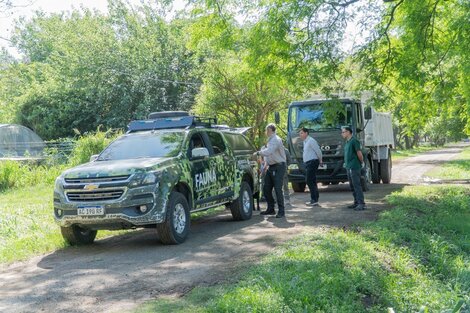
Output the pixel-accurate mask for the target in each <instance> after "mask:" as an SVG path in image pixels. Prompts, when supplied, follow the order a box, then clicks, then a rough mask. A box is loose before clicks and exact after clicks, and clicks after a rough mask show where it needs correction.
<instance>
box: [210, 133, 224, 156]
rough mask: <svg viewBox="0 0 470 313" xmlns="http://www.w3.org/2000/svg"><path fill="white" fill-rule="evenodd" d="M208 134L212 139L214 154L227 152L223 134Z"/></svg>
mask: <svg viewBox="0 0 470 313" xmlns="http://www.w3.org/2000/svg"><path fill="white" fill-rule="evenodd" d="M207 135H208V136H209V139H210V141H211V145H212V149H213V150H214V154H220V153H223V152H225V143H224V140H223V138H222V136H221V135H220V134H219V133H215V132H208V133H207Z"/></svg>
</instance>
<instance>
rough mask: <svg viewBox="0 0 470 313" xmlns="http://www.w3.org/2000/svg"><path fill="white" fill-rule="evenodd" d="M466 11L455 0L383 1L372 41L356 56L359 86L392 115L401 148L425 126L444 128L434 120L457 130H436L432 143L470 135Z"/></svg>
mask: <svg viewBox="0 0 470 313" xmlns="http://www.w3.org/2000/svg"><path fill="white" fill-rule="evenodd" d="M469 8H470V4H469V3H468V1H460V0H452V1H441V0H437V1H428V0H426V1H404V0H399V1H387V3H386V4H385V5H384V10H383V11H382V13H381V16H382V18H381V23H379V24H378V25H377V27H376V28H375V32H374V33H373V36H372V40H371V41H369V42H367V43H366V44H364V46H363V48H362V50H361V51H360V52H359V53H358V54H357V55H356V57H357V60H358V61H359V62H360V63H362V65H363V68H364V70H365V71H366V73H367V74H368V75H367V76H366V78H365V79H364V80H363V81H362V82H361V85H362V86H369V88H371V89H373V90H375V93H376V95H377V97H376V99H375V100H376V101H375V102H376V105H381V106H383V107H386V108H387V109H389V110H391V111H392V112H394V116H395V118H396V119H397V121H398V131H399V132H400V134H402V135H403V137H404V138H405V140H407V142H406V144H407V146H406V148H410V147H412V145H413V144H415V143H416V142H417V141H416V140H415V141H412V140H410V138H411V137H413V136H416V135H417V136H422V135H424V133H423V132H422V130H423V129H424V128H425V127H428V128H429V129H431V128H433V127H434V126H436V123H437V124H440V125H443V124H444V122H442V123H439V122H438V121H436V116H439V118H438V119H440V120H442V121H447V122H451V123H453V124H452V125H455V126H456V127H455V128H449V129H448V130H447V131H446V132H444V131H443V130H440V129H439V126H438V127H437V129H436V130H437V131H436V132H434V133H433V134H432V135H433V139H436V140H437V142H436V144H437V143H441V142H442V137H443V136H450V137H452V138H461V136H462V130H463V129H464V128H465V129H466V132H467V133H468V132H469V125H470V110H469V108H470V98H469V97H468V95H469V93H468V90H469V87H470V86H469V83H468V79H465V78H464V77H468V75H469V74H470V72H469V70H470V67H469V66H468V60H469V55H470V54H469V52H468V51H469V47H470V46H469V41H468V36H469V34H470V27H469V24H468V19H469V17H470V15H469V14H470V13H469V12H470V11H469ZM365 88H367V87H365ZM462 125H466V126H464V127H462Z"/></svg>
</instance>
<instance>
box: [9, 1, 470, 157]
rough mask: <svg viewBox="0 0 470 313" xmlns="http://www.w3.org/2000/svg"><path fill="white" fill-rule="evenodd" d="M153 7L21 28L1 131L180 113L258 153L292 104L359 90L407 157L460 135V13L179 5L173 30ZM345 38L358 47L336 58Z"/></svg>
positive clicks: (364, 5) (57, 133)
mask: <svg viewBox="0 0 470 313" xmlns="http://www.w3.org/2000/svg"><path fill="white" fill-rule="evenodd" d="M161 3H162V4H161V5H158V4H156V3H155V2H153V1H143V2H142V4H141V5H140V6H135V7H132V6H131V5H129V4H128V3H126V2H124V1H122V0H110V1H109V14H107V15H103V14H100V13H97V12H92V11H89V10H85V9H81V10H74V11H71V12H68V13H61V14H51V15H47V14H45V13H42V12H38V13H37V14H36V15H35V16H33V18H31V19H23V20H20V21H19V23H18V24H17V28H16V31H15V33H14V36H13V38H12V41H13V43H14V45H15V46H16V47H17V48H18V49H20V51H21V52H22V53H23V54H24V59H23V60H18V61H12V60H11V58H10V57H9V56H8V55H7V54H5V53H4V54H3V55H2V57H1V58H0V61H1V66H0V113H1V117H0V121H2V122H12V121H16V122H19V123H21V124H24V125H26V126H29V127H31V128H32V129H34V130H35V131H36V132H37V133H39V134H40V135H41V136H42V137H44V138H46V139H51V138H60V137H65V136H71V135H73V129H74V128H76V129H78V130H80V132H86V131H90V130H94V129H96V128H97V127H98V126H99V125H103V126H104V127H105V128H123V127H125V126H126V124H127V123H128V122H129V121H130V120H131V119H136V118H144V117H146V116H147V115H148V113H149V112H151V111H158V110H189V109H192V110H193V111H196V112H198V113H200V112H201V113H211V115H214V114H216V115H220V120H221V121H222V122H224V123H226V122H227V123H228V122H230V124H232V125H233V126H240V125H243V126H253V127H254V128H255V132H254V134H255V135H254V137H256V138H257V139H258V143H261V142H262V141H263V139H262V138H261V137H262V133H263V128H264V125H265V124H266V123H267V122H270V121H271V120H270V119H271V118H270V116H272V115H271V113H272V112H274V111H280V112H281V114H282V117H283V120H285V119H286V116H285V112H286V111H285V110H283V109H284V108H285V106H286V105H287V104H288V103H289V102H291V101H292V100H298V99H302V98H306V97H309V96H310V95H312V94H318V93H321V94H325V95H327V96H328V95H331V94H333V93H337V92H341V91H343V90H347V91H352V92H355V93H358V94H360V93H361V92H362V91H364V90H370V91H372V92H373V97H372V103H373V104H374V105H375V106H377V107H379V108H380V109H383V110H389V111H392V112H393V114H394V119H395V121H396V125H395V126H396V127H395V129H396V132H397V136H396V138H397V140H398V143H399V144H400V145H403V146H404V147H405V148H407V149H408V148H411V147H413V146H415V145H416V144H418V143H419V141H420V138H421V137H423V136H428V137H430V138H431V139H432V140H433V141H435V143H436V144H440V143H442V142H443V141H445V140H449V139H458V138H460V137H461V136H462V132H463V131H465V132H466V133H467V134H470V100H469V99H470V84H469V83H468V79H467V78H468V77H469V76H470V65H469V64H470V56H469V55H470V53H469V51H470V46H469V40H468V38H469V37H470V26H469V25H470V23H468V20H469V18H470V13H469V12H470V4H469V2H468V1H461V0H447V1H444V0H435V1H434V0H433V1H431V0H425V1H408V0H392V1H373V0H340V1H326V0H308V1H292V0H289V1H279V0H263V1H261V0H258V1H247V0H224V1H221V0H190V1H189V0H188V3H189V4H190V5H188V6H187V7H186V8H185V9H184V10H182V11H181V12H180V13H179V14H176V15H174V16H173V17H169V16H170V14H169V11H168V10H167V8H168V5H169V4H170V3H171V1H170V0H167V1H163V2H161ZM353 25H355V28H356V30H357V33H359V34H361V36H362V38H363V40H362V42H360V43H359V45H356V46H354V47H353V48H352V49H346V48H345V47H344V45H345V44H344V43H345V41H347V40H349V39H350V38H348V37H350V32H349V29H351V28H353V27H352V26H353ZM195 100H197V104H196V106H194V105H193V104H194V101H195ZM446 124H447V125H449V124H450V125H452V127H448V128H444V125H446ZM282 126H283V125H282Z"/></svg>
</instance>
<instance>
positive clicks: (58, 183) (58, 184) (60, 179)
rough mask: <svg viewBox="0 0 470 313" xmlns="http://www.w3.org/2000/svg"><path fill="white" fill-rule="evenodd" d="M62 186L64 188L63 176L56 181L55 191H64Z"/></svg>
mask: <svg viewBox="0 0 470 313" xmlns="http://www.w3.org/2000/svg"><path fill="white" fill-rule="evenodd" d="M62 186H63V182H62V176H59V177H57V178H56V179H55V183H54V190H55V191H59V190H61V189H62Z"/></svg>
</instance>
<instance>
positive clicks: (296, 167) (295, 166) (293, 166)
mask: <svg viewBox="0 0 470 313" xmlns="http://www.w3.org/2000/svg"><path fill="white" fill-rule="evenodd" d="M288 169H289V170H298V169H299V165H298V164H297V163H292V164H289V166H288Z"/></svg>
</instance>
